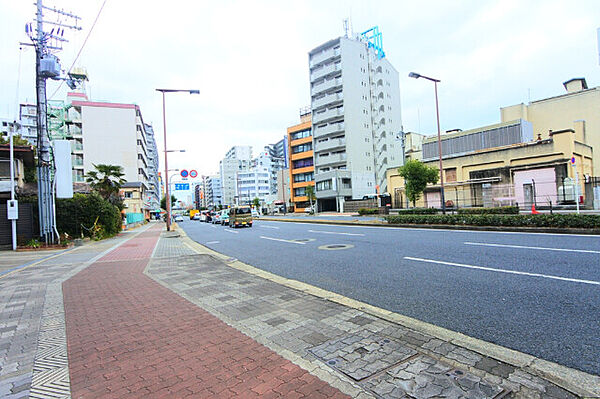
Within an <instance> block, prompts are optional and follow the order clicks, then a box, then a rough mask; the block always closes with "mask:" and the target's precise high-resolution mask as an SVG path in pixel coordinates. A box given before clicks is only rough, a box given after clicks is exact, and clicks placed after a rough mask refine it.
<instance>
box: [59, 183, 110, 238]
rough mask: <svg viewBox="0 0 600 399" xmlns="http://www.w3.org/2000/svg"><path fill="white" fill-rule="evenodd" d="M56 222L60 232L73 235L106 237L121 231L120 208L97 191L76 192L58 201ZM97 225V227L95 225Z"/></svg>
mask: <svg viewBox="0 0 600 399" xmlns="http://www.w3.org/2000/svg"><path fill="white" fill-rule="evenodd" d="M56 224H57V229H58V231H59V232H60V233H67V234H69V235H70V236H72V237H81V235H82V234H83V235H84V236H87V237H92V236H94V238H106V237H111V236H114V235H115V234H117V233H118V232H119V231H121V213H120V212H119V208H118V207H116V206H115V205H113V204H111V203H110V202H109V201H108V200H105V199H104V198H102V197H101V196H100V195H98V194H96V193H91V194H87V195H84V194H75V195H74V196H73V198H67V199H59V200H57V202H56ZM94 225H95V227H94Z"/></svg>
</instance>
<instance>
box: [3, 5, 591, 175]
mask: <svg viewBox="0 0 600 399" xmlns="http://www.w3.org/2000/svg"><path fill="white" fill-rule="evenodd" d="M103 1H104V0H84V1H82V0H79V1H75V0H54V1H50V0H46V2H45V4H47V5H49V6H55V7H57V8H61V9H65V10H69V11H71V12H73V13H75V14H78V15H80V16H81V17H82V20H81V22H80V24H81V26H82V27H83V29H82V30H81V31H79V32H76V31H66V32H65V36H66V37H68V38H69V39H70V42H69V43H66V44H65V45H64V50H63V51H61V52H60V53H58V55H59V57H60V58H61V62H62V65H63V68H65V69H68V67H69V66H70V65H71V64H72V63H73V61H74V59H75V56H76V54H77V52H78V51H79V50H80V48H81V46H82V44H83V42H84V39H85V37H86V36H87V34H88V32H89V30H90V28H91V26H92V23H93V21H94V19H95V18H96V15H97V14H98V11H99V9H100V7H101V5H102V3H103ZM32 3H33V1H24V0H19V1H14V0H0V16H2V17H1V23H0V37H1V38H2V40H1V41H0V53H1V54H2V63H1V66H0V72H1V73H0V87H1V90H0V116H2V117H13V115H14V113H15V110H16V104H17V103H18V102H24V101H34V99H35V90H34V54H33V50H32V49H31V48H30V47H25V46H23V47H22V50H20V49H19V48H20V46H19V42H20V41H24V42H26V41H27V40H28V38H27V36H26V35H25V32H24V25H25V23H26V22H28V21H32V20H33V18H34V13H35V7H34V5H33V4H32ZM345 18H350V20H351V23H352V27H353V30H354V31H355V32H360V31H363V30H366V29H368V28H370V27H372V26H375V25H378V26H379V28H380V30H381V31H382V33H383V45H384V50H385V51H386V54H387V57H388V59H389V60H390V62H391V63H392V64H393V65H394V66H395V68H396V69H397V70H398V72H399V73H400V90H401V99H402V121H403V125H404V129H405V130H406V131H417V132H421V133H424V134H433V133H435V131H436V125H435V105H434V96H433V87H432V85H431V84H430V83H429V82H427V81H424V80H414V79H409V78H408V77H407V75H408V73H409V72H410V71H416V72H419V73H421V74H424V75H429V76H433V77H437V78H439V79H441V81H442V82H441V85H440V87H439V90H440V118H441V124H442V129H443V130H447V129H453V128H462V129H468V128H473V127H478V126H481V125H485V124H491V123H496V122H498V121H499V107H501V106H507V105H512V104H516V103H520V102H528V101H529V100H536V99H540V98H544V97H548V96H553V95H557V94H561V93H563V92H564V89H563V87H562V82H564V81H566V80H568V79H570V78H573V77H585V78H587V81H588V85H589V86H590V87H592V86H598V85H599V84H600V83H599V81H600V79H599V78H600V66H599V57H598V43H597V32H596V29H597V28H598V27H600V7H598V1H597V0H589V1H586V0H572V1H566V0H539V1H537V0H521V1H516V0H499V1H485V0H474V1H471V0H453V1H446V0H439V1H426V0H425V1H423V0H422V1H406V0H403V1H398V0H397V1H384V0H380V1H377V2H375V1H327V0H320V1H287V0H286V1H284V0H279V1H249V0H248V1H227V0H221V1H202V0H194V1H170V2H165V1H154V0H130V1H117V0H107V1H106V4H105V7H104V9H103V11H102V13H101V14H100V17H99V19H98V23H97V25H96V26H95V28H94V30H93V31H92V33H91V35H90V37H89V40H88V41H87V44H86V45H85V47H84V48H83V50H82V52H81V56H80V57H79V59H78V60H77V62H76V64H75V65H76V66H83V67H86V68H87V70H88V73H89V76H90V83H89V86H88V89H89V90H88V94H89V95H90V97H91V99H93V100H96V101H112V102H125V103H136V104H139V105H140V107H141V110H142V114H143V116H144V119H145V121H146V122H151V123H152V124H153V125H154V127H155V131H156V132H157V133H159V134H157V136H158V137H157V138H158V142H159V146H160V147H161V148H162V113H161V97H160V95H159V94H158V93H157V92H155V91H154V89H155V88H159V87H167V88H184V89H187V88H189V89H200V90H201V95H200V96H190V95H187V94H172V95H168V98H167V125H168V134H169V148H172V149H186V151H187V152H186V153H184V154H179V153H178V154H172V155H171V157H170V158H169V159H170V161H169V162H170V166H171V165H173V166H172V167H174V168H187V169H197V170H198V172H199V173H200V174H211V173H215V172H216V171H217V170H218V162H219V160H220V159H221V158H222V157H223V156H224V154H225V152H226V151H227V149H229V148H230V147H231V146H233V145H236V144H238V145H252V146H253V148H254V150H255V152H257V151H258V150H260V149H261V148H262V146H263V145H265V144H268V143H274V142H276V141H278V140H279V139H281V138H282V137H283V135H284V134H285V132H286V128H287V127H288V126H290V125H293V124H296V123H298V122H299V115H298V110H299V108H301V107H303V106H306V105H309V104H310V94H309V79H308V55H307V53H308V51H310V50H311V49H312V48H314V47H316V46H318V45H320V44H322V43H323V42H325V41H328V40H330V39H333V38H335V37H338V36H340V35H342V34H343V20H344V19H345ZM48 19H49V20H55V18H53V17H50V16H49V17H48ZM57 87H58V84H57V83H56V82H51V81H49V83H48V95H51V94H52V93H54V92H55V90H56V88H57ZM65 93H66V91H65V87H64V85H63V87H61V88H60V90H58V92H57V94H56V95H55V96H54V99H64V98H65V97H64V96H65Z"/></svg>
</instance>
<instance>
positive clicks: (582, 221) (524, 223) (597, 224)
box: [386, 214, 600, 229]
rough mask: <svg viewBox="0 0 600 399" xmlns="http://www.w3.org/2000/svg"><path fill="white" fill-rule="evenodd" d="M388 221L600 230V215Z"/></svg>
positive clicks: (429, 217) (422, 217)
mask: <svg viewBox="0 0 600 399" xmlns="http://www.w3.org/2000/svg"><path fill="white" fill-rule="evenodd" d="M386 219H387V221H388V223H391V224H436V225H462V226H507V227H561V228H565V227H566V228H582V229H598V228H600V215H576V214H570V215H569V214H554V215H552V214H543V215H494V214H491V215H398V216H387V217H386Z"/></svg>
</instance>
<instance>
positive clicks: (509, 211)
mask: <svg viewBox="0 0 600 399" xmlns="http://www.w3.org/2000/svg"><path fill="white" fill-rule="evenodd" d="M458 214H459V215H518V214H519V207H518V206H500V207H496V208H460V209H459V210H458Z"/></svg>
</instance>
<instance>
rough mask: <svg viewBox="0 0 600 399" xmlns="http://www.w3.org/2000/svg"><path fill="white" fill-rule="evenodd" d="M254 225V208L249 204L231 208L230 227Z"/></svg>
mask: <svg viewBox="0 0 600 399" xmlns="http://www.w3.org/2000/svg"><path fill="white" fill-rule="evenodd" d="M244 226H247V227H252V210H251V209H250V207H249V206H239V207H235V208H231V209H229V227H244Z"/></svg>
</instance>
